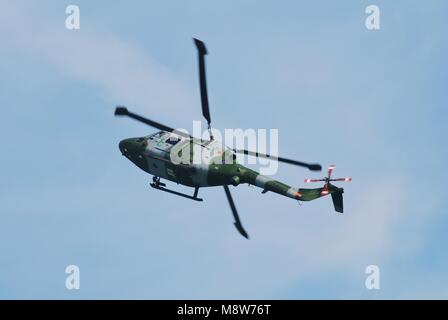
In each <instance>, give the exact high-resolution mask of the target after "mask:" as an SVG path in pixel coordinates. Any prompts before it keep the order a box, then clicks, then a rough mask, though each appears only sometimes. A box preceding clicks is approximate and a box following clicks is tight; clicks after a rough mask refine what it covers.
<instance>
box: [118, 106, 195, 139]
mask: <svg viewBox="0 0 448 320" xmlns="http://www.w3.org/2000/svg"><path fill="white" fill-rule="evenodd" d="M115 115H116V116H127V117H129V118H132V119H135V120H137V121H140V122H142V123H144V124H147V125H148V126H151V127H153V128H156V129H159V130H163V131H167V132H173V133H175V134H177V135H179V136H183V137H185V138H191V136H190V135H188V134H186V133H184V132H181V131H178V130H176V129H173V128H171V127H168V126H166V125H164V124H161V123H159V122H156V121H153V120H150V119H147V118H144V117H142V116H139V115H138V114H135V113H132V112H130V111H128V109H127V108H126V107H123V106H119V107H116V108H115Z"/></svg>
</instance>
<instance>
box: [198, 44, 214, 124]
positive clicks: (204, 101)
mask: <svg viewBox="0 0 448 320" xmlns="http://www.w3.org/2000/svg"><path fill="white" fill-rule="evenodd" d="M193 40H194V43H195V44H196V48H197V49H198V60H199V86H200V90H201V105H202V115H203V116H204V118H205V119H206V120H207V123H208V126H209V127H210V123H211V122H212V120H211V118H210V109H209V106H208V94H207V81H206V76H205V55H206V54H207V48H206V47H205V44H204V42H202V41H201V40H198V39H196V38H193Z"/></svg>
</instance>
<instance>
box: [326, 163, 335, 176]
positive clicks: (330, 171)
mask: <svg viewBox="0 0 448 320" xmlns="http://www.w3.org/2000/svg"><path fill="white" fill-rule="evenodd" d="M334 168H335V166H334V165H332V164H331V165H330V166H329V167H328V175H327V177H328V179H330V178H331V174H332V173H333V170H334Z"/></svg>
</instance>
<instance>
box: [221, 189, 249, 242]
mask: <svg viewBox="0 0 448 320" xmlns="http://www.w3.org/2000/svg"><path fill="white" fill-rule="evenodd" d="M224 191H225V192H226V196H227V200H228V201H229V204H230V209H232V213H233V217H234V218H235V222H234V225H235V227H236V229H237V230H238V232H239V233H240V234H241V235H242V236H243V237H244V238H246V239H249V235H248V234H247V232H246V230H244V228H243V225H242V224H241V220H240V217H239V216H238V212H237V211H236V207H235V203H234V202H233V199H232V195H231V194H230V190H229V186H226V185H225V186H224Z"/></svg>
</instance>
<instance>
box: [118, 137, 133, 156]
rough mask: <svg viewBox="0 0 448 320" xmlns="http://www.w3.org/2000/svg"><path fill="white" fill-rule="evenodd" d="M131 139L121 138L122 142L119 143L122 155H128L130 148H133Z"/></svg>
mask: <svg viewBox="0 0 448 320" xmlns="http://www.w3.org/2000/svg"><path fill="white" fill-rule="evenodd" d="M130 140H131V139H124V140H121V141H120V143H119V144H118V148H119V149H120V152H121V154H122V155H126V154H127V153H128V152H129V150H130V149H131V148H130V146H131V141H130Z"/></svg>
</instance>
